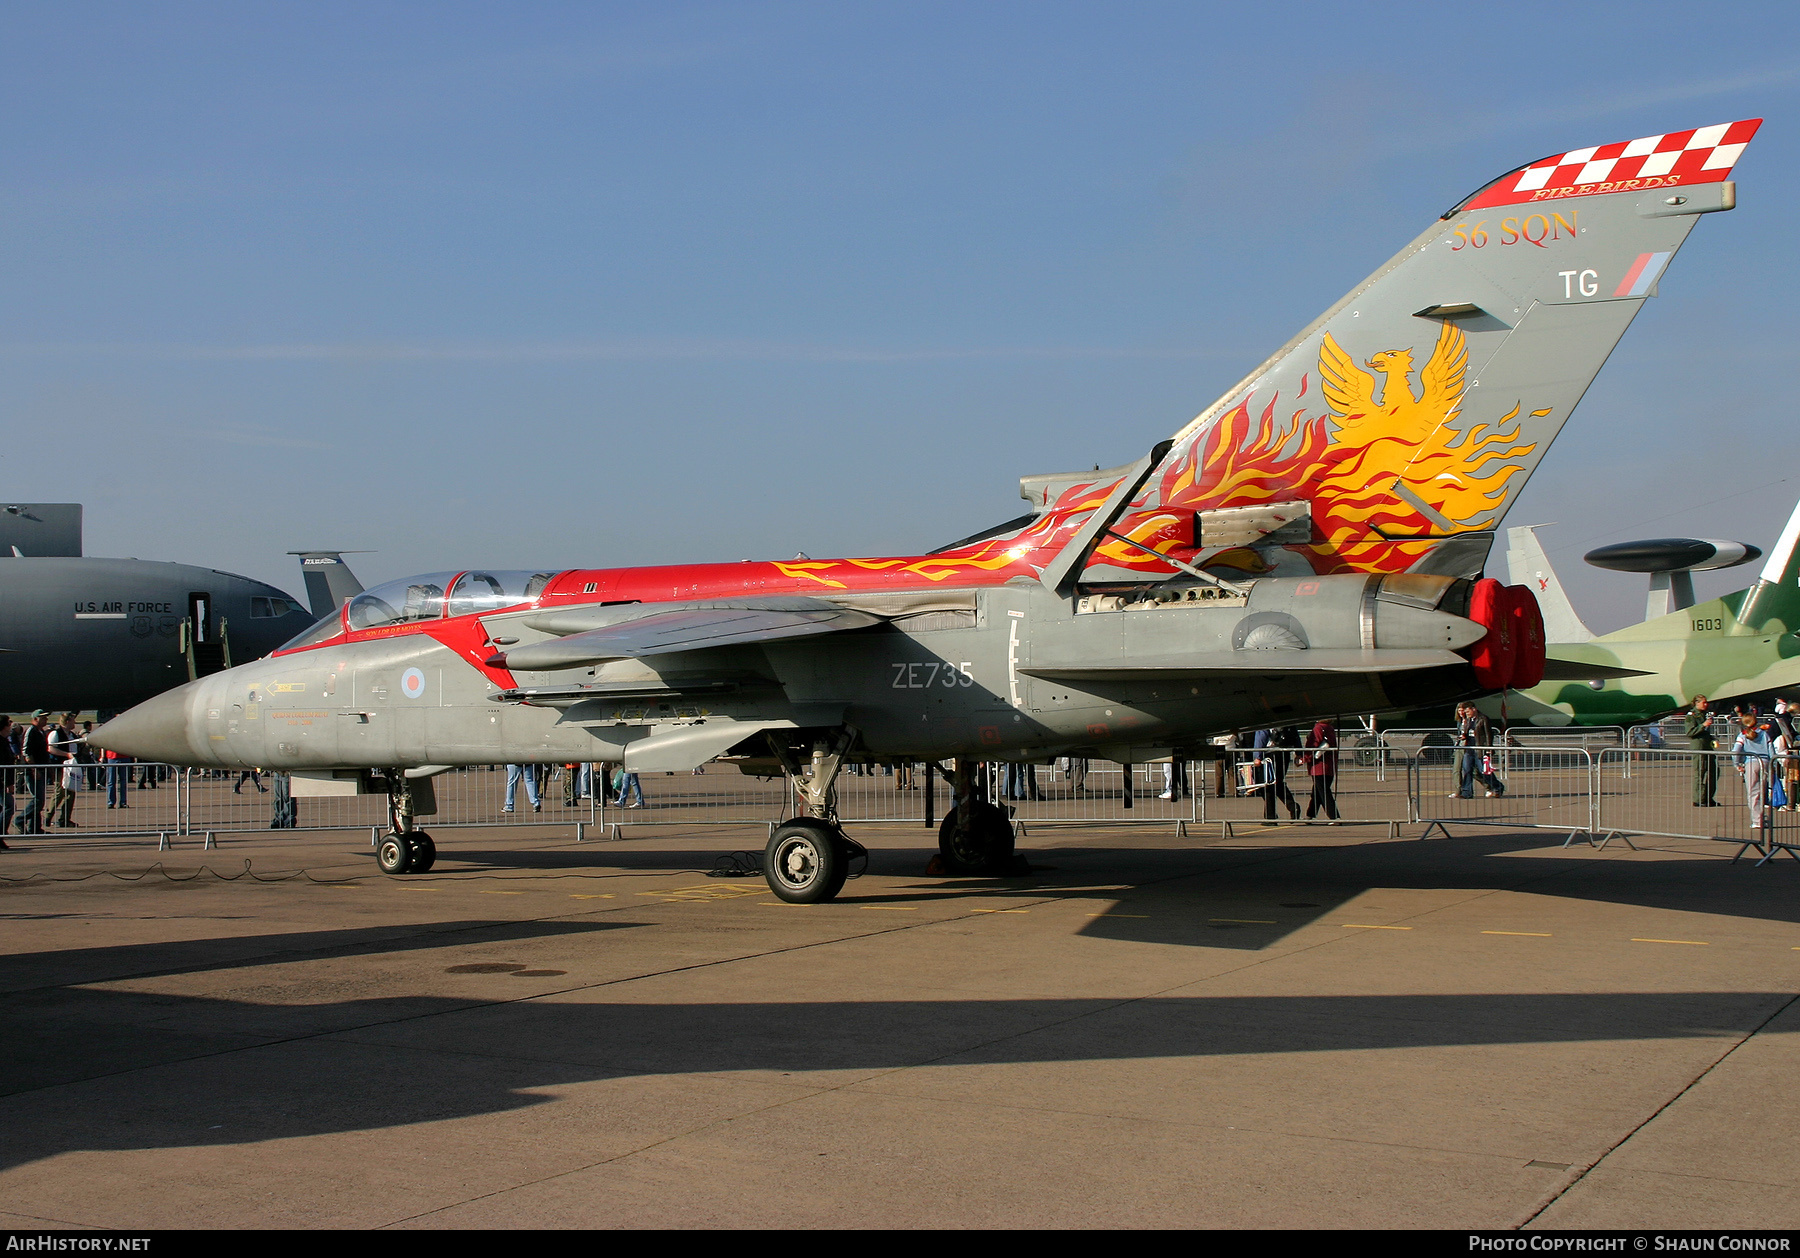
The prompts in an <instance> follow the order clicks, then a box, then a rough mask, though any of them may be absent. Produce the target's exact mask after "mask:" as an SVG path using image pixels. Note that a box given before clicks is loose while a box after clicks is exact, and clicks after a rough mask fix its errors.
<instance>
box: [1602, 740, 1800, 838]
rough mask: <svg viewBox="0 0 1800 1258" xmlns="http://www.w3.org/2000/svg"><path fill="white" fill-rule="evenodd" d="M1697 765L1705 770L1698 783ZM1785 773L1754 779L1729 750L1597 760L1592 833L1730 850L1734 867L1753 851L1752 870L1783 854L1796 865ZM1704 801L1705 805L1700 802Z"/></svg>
mask: <svg viewBox="0 0 1800 1258" xmlns="http://www.w3.org/2000/svg"><path fill="white" fill-rule="evenodd" d="M1696 765H1701V766H1706V767H1705V768H1702V769H1701V771H1700V773H1699V774H1698V775H1697V774H1696V772H1695V766H1696ZM1792 767H1794V762H1792V761H1790V762H1788V763H1783V762H1782V761H1781V760H1779V759H1775V760H1772V761H1767V762H1765V765H1764V768H1763V771H1762V772H1761V773H1759V774H1755V775H1754V776H1753V775H1752V773H1750V772H1748V771H1747V770H1748V766H1746V768H1745V769H1740V768H1739V767H1738V765H1737V763H1736V758H1735V757H1734V756H1733V754H1732V753H1731V752H1730V751H1729V750H1726V751H1667V750H1663V751H1658V750H1652V749H1641V750H1639V749H1632V748H1621V749H1617V750H1613V751H1608V752H1603V753H1602V754H1601V756H1600V758H1599V761H1598V762H1597V764H1596V766H1595V807H1596V829H1597V830H1598V831H1600V832H1601V833H1604V834H1606V835H1609V836H1610V835H1613V834H1619V835H1625V834H1650V835H1662V836H1667V837H1670V838H1697V839H1711V840H1714V841H1716V842H1720V843H1733V844H1736V845H1737V849H1738V850H1737V852H1736V853H1735V854H1734V855H1733V856H1732V858H1731V859H1732V860H1733V861H1736V860H1738V859H1740V858H1741V857H1742V856H1743V855H1744V853H1745V852H1747V851H1749V850H1751V849H1752V848H1754V849H1755V850H1756V851H1757V852H1758V853H1759V854H1760V855H1761V858H1762V859H1761V860H1759V861H1758V862H1757V863H1758V864H1766V863H1767V862H1768V861H1770V860H1772V859H1774V857H1776V856H1777V855H1779V854H1780V853H1781V852H1784V851H1785V852H1786V853H1787V854H1788V855H1789V856H1792V857H1794V858H1795V859H1800V807H1797V806H1796V804H1795V803H1794V800H1793V796H1792V795H1791V794H1790V793H1789V792H1791V791H1800V781H1796V780H1795V779H1793V778H1790V777H1789V776H1788V774H1789V773H1790V772H1791V769H1792ZM1778 776H1779V777H1781V779H1782V781H1781V783H1780V788H1779V789H1778V787H1777V781H1776V779H1777V777H1778ZM1697 778H1698V780H1696V779H1697ZM1759 778H1760V784H1759V785H1754V784H1755V783H1757V779H1759ZM1708 779H1710V783H1709V781H1708ZM1709 784H1710V787H1711V789H1710V790H1708V786H1709ZM1708 794H1710V795H1711V799H1710V801H1707V800H1703V799H1701V797H1702V796H1705V795H1708ZM1696 800H1700V802H1698V803H1697V802H1696Z"/></svg>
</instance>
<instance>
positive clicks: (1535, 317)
mask: <svg viewBox="0 0 1800 1258" xmlns="http://www.w3.org/2000/svg"><path fill="white" fill-rule="evenodd" d="M1758 125H1759V124H1758V120H1756V119H1740V120H1738V121H1735V122H1730V123H1723V124H1716V125H1713V126H1708V127H1700V128H1695V129H1693V130H1691V131H1683V132H1672V133H1666V134H1663V135H1657V136H1644V137H1639V138H1637V139H1634V140H1630V141H1623V142H1619V143H1618V144H1617V146H1616V149H1613V148H1608V149H1607V153H1608V155H1607V156H1605V157H1603V158H1596V157H1595V154H1596V153H1598V152H1599V151H1600V150H1599V149H1598V148H1586V149H1575V150H1570V151H1569V152H1567V153H1565V154H1562V155H1560V156H1558V157H1555V158H1548V159H1544V160H1542V161H1540V162H1538V163H1535V164H1531V165H1527V166H1521V167H1516V168H1514V169H1513V170H1511V171H1509V172H1507V173H1506V174H1504V175H1502V176H1501V177H1500V178H1498V179H1495V180H1492V181H1490V182H1489V183H1488V184H1486V185H1484V186H1483V187H1482V188H1480V189H1478V190H1477V191H1476V192H1474V193H1472V194H1471V195H1470V196H1468V197H1467V198H1465V199H1464V200H1463V201H1461V202H1458V203H1457V204H1456V205H1455V206H1454V207H1452V208H1451V209H1450V210H1448V211H1446V212H1445V213H1443V214H1442V215H1439V216H1438V217H1436V218H1435V219H1434V220H1433V221H1432V222H1431V223H1430V224H1429V225H1428V226H1427V227H1426V228H1425V229H1424V230H1423V231H1422V232H1420V233H1419V234H1418V235H1417V236H1415V237H1414V238H1413V239H1412V240H1411V241H1410V242H1408V243H1407V244H1405V245H1403V246H1402V247H1401V249H1400V251H1399V252H1398V253H1396V254H1394V255H1393V256H1392V257H1391V258H1390V259H1389V260H1388V261H1387V262H1386V263H1384V264H1382V265H1381V266H1380V267H1378V268H1377V269H1376V270H1375V271H1374V272H1373V273H1371V274H1370V275H1369V276H1368V278H1367V279H1365V280H1364V281H1362V282H1361V283H1360V284H1358V285H1357V286H1356V287H1354V288H1353V289H1351V291H1350V292H1348V293H1346V294H1345V295H1344V296H1343V298H1341V299H1340V300H1339V301H1337V302H1336V303H1334V304H1333V305H1332V306H1331V307H1330V308H1329V309H1327V310H1326V311H1324V312H1323V313H1321V314H1320V315H1319V316H1318V317H1317V318H1315V319H1314V320H1312V322H1311V323H1310V324H1308V325H1307V326H1306V327H1305V328H1303V329H1302V330H1301V331H1300V332H1299V333H1298V334H1297V335H1296V336H1294V337H1293V338H1292V339H1291V340H1289V341H1288V342H1287V343H1286V344H1285V345H1283V346H1282V347H1280V348H1279V349H1277V350H1276V351H1275V352H1274V353H1273V354H1272V355H1271V356H1270V357H1268V358H1267V359H1265V360H1264V361H1263V362H1262V363H1261V364H1260V365H1258V366H1256V367H1255V368H1253V369H1252V370H1251V371H1250V373H1249V374H1248V375H1246V376H1245V377H1244V378H1243V379H1242V380H1241V381H1239V382H1238V383H1237V384H1236V385H1235V386H1233V388H1232V389H1230V390H1229V391H1228V392H1227V393H1225V394H1224V395H1223V396H1221V397H1220V398H1219V399H1218V400H1217V401H1216V402H1214V403H1213V404H1212V405H1211V406H1210V407H1208V408H1207V409H1206V410H1204V411H1202V412H1201V413H1200V414H1199V415H1198V416H1196V417H1195V419H1194V420H1193V421H1192V422H1190V423H1188V424H1187V425H1185V426H1183V428H1182V429H1181V430H1180V431H1179V432H1177V433H1176V434H1175V435H1174V436H1173V437H1171V438H1170V439H1169V440H1167V441H1164V442H1161V443H1159V444H1158V445H1157V446H1156V447H1155V448H1154V449H1153V450H1152V451H1151V452H1150V454H1149V456H1148V457H1146V458H1144V459H1142V460H1139V461H1138V462H1137V463H1135V464H1132V465H1130V466H1129V468H1114V469H1112V470H1110V471H1107V472H1099V471H1095V472H1094V473H1093V474H1091V475H1090V474H1088V473H1079V474H1070V475H1051V476H1046V477H1027V478H1026V479H1025V481H1024V482H1022V484H1021V490H1022V492H1023V493H1024V495H1025V496H1026V497H1027V498H1028V499H1029V500H1030V501H1031V502H1032V504H1033V510H1032V512H1031V513H1029V514H1027V515H1025V516H1021V517H1020V518H1019V519H1016V520H1013V521H1010V522H1008V523H1007V524H1005V525H1001V526H998V527H997V528H996V529H993V530H989V531H988V532H986V533H984V534H978V535H976V536H974V537H970V538H965V539H964V540H963V541H962V542H959V543H955V544H953V545H951V546H950V547H946V548H942V549H940V550H937V551H933V552H931V553H930V554H927V555H918V554H899V555H895V554H889V555H882V556H871V557H863V558H841V559H825V560H810V559H805V558H804V557H800V558H798V559H796V560H794V561H788V562H779V561H777V562H766V563H765V562H750V561H745V562H743V563H741V564H692V565H685V566H682V567H670V568H641V569H617V568H615V569H598V568H594V569H572V570H568V571H563V572H540V573H492V572H456V571H451V572H445V573H437V574H431V575H429V576H421V577H414V578H410V579H408V580H406V581H401V582H394V583H390V584H389V585H387V586H383V587H379V588H378V589H376V590H369V591H365V592H363V593H361V594H359V595H357V596H356V597H355V598H354V599H352V600H351V601H350V602H349V603H348V604H346V606H345V608H344V609H343V611H342V612H341V613H340V616H341V619H340V620H339V621H336V622H334V621H332V620H331V619H329V618H327V619H325V620H323V621H322V622H321V623H320V625H319V626H318V627H317V628H316V630H315V631H313V632H311V633H309V634H308V635H306V636H305V637H304V638H303V639H301V640H300V641H299V642H296V643H295V644H294V645H293V648H292V649H284V650H283V651H281V652H279V653H277V654H276V655H274V656H273V657H272V658H270V659H268V660H265V661H260V662H258V663H256V664H254V665H247V666H244V667H240V668H237V669H233V670H230V671H228V672H225V673H221V674H218V675H216V676H211V677H205V678H201V679H199V680H198V681H195V682H193V683H190V684H189V685H187V686H184V687H182V688H180V689H178V690H175V691H172V692H170V693H168V694H165V695H162V696H159V697H158V698H156V699H154V700H151V701H150V702H148V703H146V704H143V705H140V706H139V707H138V708H136V709H133V710H132V711H130V712H127V713H125V714H124V715H122V716H121V717H119V718H117V719H116V720H115V721H113V722H111V723H109V724H108V725H107V726H106V727H105V728H103V729H101V730H99V731H97V732H96V734H95V737H94V741H95V742H96V743H98V744H99V745H102V746H111V747H117V748H118V749H119V750H121V751H126V752H129V753H131V754H135V755H139V756H146V757H154V758H159V759H171V760H184V761H188V762H191V763H197V764H216V765H258V766H262V767H268V768H277V769H291V770H295V771H299V772H316V773H323V774H330V773H333V772H337V771H348V770H355V769H365V768H380V769H383V770H385V771H386V772H384V775H383V776H384V778H385V779H386V780H387V782H388V783H389V786H390V788H391V789H393V793H394V794H395V795H396V797H403V796H406V795H407V794H408V793H409V792H407V791H405V790H402V789H399V788H398V787H397V785H396V783H395V771H397V770H402V769H404V770H406V771H407V773H408V774H410V775H412V776H413V777H424V776H427V775H429V774H430V773H431V772H432V771H433V770H434V769H435V768H436V767H438V766H451V765H457V764H484V763H485V764H492V763H498V762H509V763H510V762H519V761H552V762H554V761H584V760H591V761H598V760H606V761H617V762H620V763H622V764H623V765H624V766H625V768H626V769H628V770H633V769H635V770H640V771H654V770H673V769H680V768H684V767H689V766H692V765H695V764H699V763H703V762H704V761H706V760H707V759H710V758H712V757H713V756H716V755H721V754H726V753H736V754H743V753H744V752H745V751H746V749H753V748H755V747H756V746H757V745H758V743H765V744H768V745H769V750H770V751H771V753H772V754H773V755H774V756H775V758H777V759H779V760H780V761H781V764H782V768H783V770H784V771H785V772H786V773H788V775H789V776H790V778H791V779H793V780H795V781H796V783H798V782H799V781H800V779H801V778H802V777H805V778H806V780H807V781H808V782H810V783H812V786H811V787H810V788H809V789H811V790H812V793H813V795H814V796H820V797H821V798H822V792H823V791H824V790H826V789H828V787H824V786H820V785H819V784H820V783H824V782H828V781H829V779H830V776H831V775H832V774H833V773H835V772H836V767H835V764H836V759H835V758H841V757H842V756H843V755H844V754H852V755H853V754H857V751H858V749H860V752H861V753H862V754H868V755H875V756H892V757H909V758H920V757H925V758H933V759H935V758H939V757H945V756H954V757H956V758H958V760H959V761H964V762H966V761H968V760H970V759H972V758H983V759H999V758H1008V757H1011V758H1027V759H1038V758H1043V757H1047V756H1052V755H1057V754H1064V753H1074V754H1093V755H1097V756H1101V757H1104V758H1107V759H1112V760H1118V761H1139V760H1143V759H1149V758H1152V757H1154V756H1157V755H1158V754H1168V753H1169V752H1171V751H1174V752H1177V753H1191V752H1194V751H1197V750H1199V748H1200V747H1201V746H1202V745H1203V744H1204V742H1205V740H1206V739H1207V738H1208V737H1209V736H1211V735H1214V734H1217V733H1219V732H1221V731H1226V730H1232V729H1236V728H1243V727H1250V726H1269V725H1289V724H1301V723H1306V722H1310V721H1312V720H1314V719H1316V718H1318V717H1321V716H1336V715H1343V714H1348V713H1366V712H1377V711H1385V710H1391V709H1394V708H1404V707H1426V706H1431V705H1434V704H1438V703H1445V702H1449V701H1450V700H1453V699H1456V698H1459V697H1463V696H1465V695H1472V694H1474V693H1476V692H1478V691H1482V692H1485V691H1497V690H1503V689H1505V688H1506V687H1507V686H1508V684H1509V683H1510V680H1511V677H1512V676H1513V675H1514V670H1513V669H1512V661H1513V659H1514V653H1513V650H1512V648H1511V642H1512V638H1511V634H1510V630H1508V629H1507V628H1504V627H1502V624H1501V622H1500V620H1499V619H1498V618H1497V615H1496V614H1495V613H1494V609H1495V608H1497V607H1500V606H1501V605H1502V601H1504V600H1500V596H1499V595H1494V597H1493V598H1489V597H1487V596H1486V594H1484V595H1483V597H1481V598H1479V599H1475V600H1473V601H1471V596H1470V588H1471V587H1470V584H1469V582H1470V579H1471V578H1473V577H1475V576H1477V575H1479V574H1480V573H1481V571H1482V570H1483V568H1484V566H1485V564H1486V561H1487V554H1488V550H1489V547H1490V545H1491V544H1492V542H1493V536H1494V532H1493V531H1494V530H1495V529H1496V528H1497V527H1499V525H1500V522H1501V520H1502V519H1503V517H1504V516H1505V514H1506V511H1507V509H1508V507H1509V506H1510V505H1511V504H1512V503H1513V502H1514V501H1515V500H1516V499H1517V496H1518V494H1519V493H1520V491H1521V490H1522V489H1523V488H1524V486H1525V483H1526V481H1527V480H1528V479H1529V478H1530V476H1531V474H1532V472H1533V470H1534V469H1535V468H1536V467H1537V466H1538V463H1539V461H1540V460H1541V459H1542V458H1543V457H1544V454H1545V452H1546V451H1547V450H1548V449H1549V447H1550V444H1551V442H1552V441H1553V440H1554V439H1555V437H1556V435H1557V433H1558V432H1560V431H1561V429H1562V427H1563V425H1564V423H1565V422H1566V421H1567V419H1568V417H1569V415H1570V414H1571V413H1572V412H1573V411H1574V409H1575V407H1576V405H1577V404H1578V403H1579V402H1580V400H1581V398H1582V395H1583V394H1584V393H1585V392H1586V390H1587V388H1588V386H1589V385H1590V384H1591V383H1592V381H1593V380H1594V378H1595V375H1596V374H1597V373H1598V372H1599V370H1600V368H1601V366H1602V364H1604V363H1605V361H1606V359H1607V356H1608V355H1609V354H1610V353H1611V352H1612V349H1613V347H1614V345H1616V344H1617V343H1618V340H1619V338H1620V337H1621V336H1623V335H1624V333H1625V330H1626V329H1627V328H1628V327H1629V326H1630V324H1631V322H1632V320H1633V318H1634V317H1635V316H1636V315H1637V313H1638V311H1639V310H1640V309H1641V307H1642V306H1643V304H1644V303H1645V302H1646V301H1648V300H1650V299H1651V298H1652V297H1654V296H1655V295H1656V293H1657V292H1658V291H1659V289H1658V285H1659V284H1660V283H1661V281H1662V279H1663V277H1664V276H1665V274H1666V273H1667V268H1668V266H1669V264H1670V262H1671V260H1672V259H1673V258H1674V257H1675V255H1676V253H1677V252H1678V251H1679V250H1680V248H1681V246H1682V244H1683V242H1684V241H1685V240H1686V239H1687V237H1688V234H1689V233H1690V232H1691V230H1692V229H1693V227H1694V224H1695V223H1697V222H1698V221H1699V219H1700V218H1701V217H1702V216H1704V215H1709V214H1714V213H1718V212H1723V211H1728V210H1731V209H1732V208H1734V207H1735V206H1736V204H1737V188H1736V184H1735V183H1734V182H1732V181H1731V180H1730V175H1731V171H1732V168H1733V166H1734V164H1735V163H1736V162H1737V161H1738V159H1739V158H1740V157H1741V156H1742V154H1743V152H1744V150H1745V146H1746V145H1747V144H1748V143H1749V141H1750V139H1751V138H1752V136H1753V135H1754V134H1755V132H1756V128H1757V126H1758ZM801 458H802V459H804V456H801ZM1115 525H1116V527H1114V526H1115ZM1496 584H1497V583H1496ZM1492 593H1493V592H1492V591H1488V592H1487V594H1492ZM1519 593H1520V595H1522V596H1523V598H1524V599H1525V600H1529V598H1530V596H1529V592H1528V591H1524V590H1520V591H1519ZM1508 597H1510V596H1508ZM1496 600H1500V601H1496ZM1476 604H1479V605H1480V607H1481V608H1483V609H1484V610H1482V611H1480V612H1478V613H1477V614H1476V615H1475V616H1474V617H1473V618H1470V617H1469V616H1467V615H1465V613H1466V612H1468V611H1469V610H1470V609H1471V608H1473V607H1475V606H1476ZM1517 608H1518V610H1519V612H1520V614H1521V619H1520V620H1519V621H1518V622H1517V623H1518V624H1519V625H1520V626H1521V627H1525V626H1528V625H1529V624H1530V623H1531V620H1530V617H1525V616H1524V615H1523V613H1524V612H1525V611H1526V610H1528V609H1527V607H1526V604H1525V603H1524V602H1520V603H1518V604H1517ZM1509 614H1510V613H1509ZM1532 614H1533V615H1535V612H1533V613H1532ZM1477 621H1480V622H1481V623H1477ZM1489 635H1491V636H1489ZM1502 647H1504V648H1505V649H1504V650H1502V649H1501V648H1502ZM1470 648H1473V649H1472V650H1471V649H1470ZM1459 651H1464V652H1467V653H1466V654H1458V652H1459ZM1471 656H1473V657H1475V658H1478V659H1480V660H1482V661H1483V663H1482V669H1481V672H1480V674H1479V680H1478V675H1477V672H1476V670H1475V669H1474V668H1473V667H1472V666H1471V664H1470V662H1469V659H1470V657H1471ZM1496 661H1499V662H1498V663H1497V662H1496ZM1502 664H1504V665H1505V666H1504V667H1502ZM782 730H790V731H794V734H793V736H791V737H789V738H787V742H786V746H785V747H781V746H776V745H775V744H776V743H778V742H779V741H780V739H781V738H782V735H781V734H780V733H779V731H782ZM807 748H810V751H811V754H812V757H813V760H812V764H813V766H814V772H813V773H812V774H810V775H803V774H802V773H801V772H800V771H799V769H798V767H797V762H796V759H795V756H796V751H797V749H807ZM834 749H835V750H834ZM959 776H961V777H963V778H964V779H965V780H966V779H967V777H968V775H967V773H966V772H964V771H963V770H961V769H959ZM421 793H424V792H421ZM808 798H809V806H815V807H816V806H817V805H816V804H815V803H814V801H813V796H809V797H808ZM970 798H971V796H970V794H969V792H968V791H964V792H963V794H962V796H961V799H962V801H963V802H962V803H961V804H960V805H959V820H958V827H959V830H958V832H959V833H964V832H972V831H970V826H972V825H973V823H974V818H973V816H972V815H970V814H972V813H973V811H974V810H973V808H972V806H971V805H970V804H969V800H970ZM827 811H828V810H827ZM965 822H967V823H969V824H968V825H965V824H964V823H965ZM384 850H386V849H384ZM400 850H401V849H400V848H396V849H395V851H396V852H400ZM401 854H404V853H401ZM396 859H398V858H396ZM409 859H410V858H409ZM421 859H424V860H426V861H427V863H428V861H429V853H427V854H426V856H425V857H422V858H421ZM822 859H823V858H822ZM401 863H402V865H404V864H405V862H404V861H403V862H401ZM802 863H803V864H804V863H805V862H804V861H803V862H802ZM826 864H830V861H829V860H827V861H826ZM827 881H829V880H827ZM772 885H773V884H772ZM840 885H841V884H840ZM778 894H781V893H780V892H778Z"/></svg>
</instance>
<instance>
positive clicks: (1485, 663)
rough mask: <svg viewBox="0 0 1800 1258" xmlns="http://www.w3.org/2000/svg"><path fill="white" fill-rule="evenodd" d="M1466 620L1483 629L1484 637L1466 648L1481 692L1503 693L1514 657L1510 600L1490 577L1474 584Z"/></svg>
mask: <svg viewBox="0 0 1800 1258" xmlns="http://www.w3.org/2000/svg"><path fill="white" fill-rule="evenodd" d="M1469 619H1470V620H1473V621H1474V622H1475V623H1476V624H1478V625H1485V626H1487V637H1485V638H1483V639H1482V640H1481V641H1479V642H1477V643H1476V644H1475V645H1474V646H1472V647H1470V648H1469V664H1470V666H1471V667H1472V668H1474V670H1475V680H1476V682H1477V683H1478V684H1479V685H1480V686H1481V688H1482V689H1483V690H1505V689H1506V688H1507V687H1508V686H1510V685H1512V676H1513V664H1514V661H1515V660H1516V659H1517V657H1518V648H1517V644H1516V643H1515V642H1514V639H1513V615H1512V597H1511V595H1509V594H1508V593H1507V589H1506V587H1505V586H1504V585H1501V584H1500V583H1499V582H1498V581H1496V580H1494V579H1493V578H1492V577H1483V578H1482V579H1481V580H1479V581H1477V582H1476V583H1475V591H1474V593H1473V594H1472V595H1470V597H1469Z"/></svg>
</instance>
